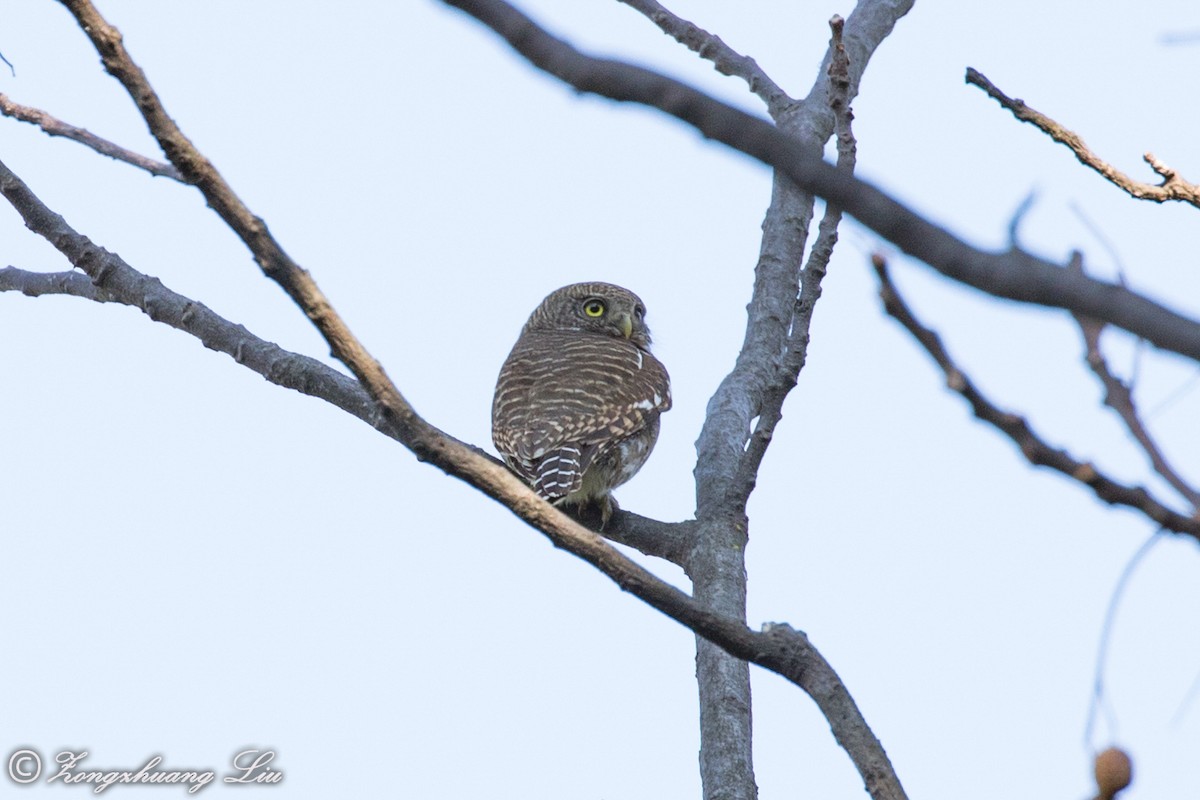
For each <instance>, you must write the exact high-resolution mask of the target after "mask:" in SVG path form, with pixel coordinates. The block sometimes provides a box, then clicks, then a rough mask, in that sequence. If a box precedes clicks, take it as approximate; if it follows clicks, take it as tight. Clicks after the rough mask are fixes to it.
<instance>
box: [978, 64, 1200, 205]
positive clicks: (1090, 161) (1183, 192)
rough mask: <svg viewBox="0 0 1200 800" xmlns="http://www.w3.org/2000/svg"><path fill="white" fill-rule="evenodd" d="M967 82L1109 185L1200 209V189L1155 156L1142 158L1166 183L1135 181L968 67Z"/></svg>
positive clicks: (1070, 133)
mask: <svg viewBox="0 0 1200 800" xmlns="http://www.w3.org/2000/svg"><path fill="white" fill-rule="evenodd" d="M967 83H969V84H972V85H974V86H978V87H979V88H980V89H982V90H983V91H984V92H986V93H987V95H988V97H990V98H992V99H993V100H995V101H996V102H997V103H999V104H1000V105H1001V106H1003V107H1004V108H1006V109H1008V110H1009V111H1011V112H1012V115H1013V116H1014V117H1016V118H1017V119H1019V120H1020V121H1021V122H1028V123H1029V124H1030V125H1033V126H1034V127H1036V128H1037V129H1039V130H1040V131H1042V132H1043V133H1045V134H1046V135H1047V136H1049V137H1050V138H1051V139H1053V140H1054V141H1056V142H1058V143H1059V144H1062V145H1064V146H1066V147H1067V149H1069V150H1070V151H1071V152H1072V153H1074V154H1075V157H1076V158H1077V159H1079V162H1080V163H1081V164H1083V165H1084V166H1086V167H1089V168H1091V169H1093V170H1095V171H1096V172H1098V173H1100V174H1101V175H1103V176H1104V177H1105V178H1106V179H1107V180H1108V181H1109V182H1110V183H1112V184H1114V185H1116V186H1117V187H1118V188H1120V189H1122V190H1123V191H1125V192H1128V193H1129V194H1130V195H1132V196H1133V197H1136V198H1137V199H1139V200H1151V201H1153V202H1155V203H1164V202H1166V201H1168V200H1178V201H1180V202H1183V203H1190V204H1191V205H1193V206H1196V207H1197V208H1200V186H1197V185H1196V184H1194V183H1189V182H1188V181H1186V180H1184V179H1183V178H1181V177H1179V174H1178V173H1176V172H1175V170H1173V169H1171V168H1170V167H1168V166H1167V165H1166V164H1164V163H1162V162H1161V161H1159V160H1158V159H1157V158H1155V157H1154V155H1153V154H1152V153H1146V154H1145V155H1144V156H1143V159H1144V160H1145V161H1146V163H1147V164H1149V165H1150V168H1151V169H1153V170H1154V171H1155V172H1157V173H1158V174H1159V175H1161V176H1162V178H1163V182H1162V183H1161V184H1158V185H1154V184H1151V183H1142V182H1141V181H1136V180H1134V179H1133V178H1131V177H1129V176H1128V175H1126V174H1125V173H1124V172H1121V171H1120V170H1119V169H1117V168H1116V167H1114V166H1112V165H1111V164H1109V163H1108V162H1107V161H1104V160H1103V159H1102V158H1100V157H1099V156H1097V155H1096V154H1095V153H1093V152H1092V151H1091V149H1090V148H1089V147H1088V146H1087V145H1086V144H1084V141H1083V139H1082V138H1081V137H1080V136H1079V135H1078V134H1076V133H1074V132H1073V131H1071V130H1068V129H1067V128H1065V127H1063V126H1062V125H1060V124H1059V123H1057V122H1055V121H1054V120H1052V119H1050V117H1047V116H1046V115H1045V114H1043V113H1041V112H1040V111H1035V110H1034V109H1032V108H1030V107H1029V106H1027V105H1025V102H1024V101H1023V100H1018V99H1014V98H1011V97H1009V96H1008V95H1006V94H1005V93H1004V92H1002V91H1000V90H999V89H998V88H996V86H995V84H993V83H992V82H991V81H989V80H988V79H987V78H986V77H984V75H983V74H982V73H980V72H979V71H978V70H976V69H973V68H971V67H967Z"/></svg>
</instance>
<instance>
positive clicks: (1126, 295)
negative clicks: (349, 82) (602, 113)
mask: <svg viewBox="0 0 1200 800" xmlns="http://www.w3.org/2000/svg"><path fill="white" fill-rule="evenodd" d="M444 2H446V3H447V4H448V5H452V6H455V7H456V8H460V9H462V10H464V11H466V12H467V13H469V14H471V15H472V16H474V17H475V18H476V19H478V20H480V21H481V22H483V23H484V24H485V25H487V26H488V27H490V28H492V29H493V30H495V31H496V32H497V33H498V34H500V35H501V36H502V37H503V38H504V39H505V40H506V41H507V42H508V43H509V44H510V45H511V46H512V47H513V48H514V49H515V50H516V51H517V52H519V53H520V54H521V55H523V56H524V57H526V58H527V59H529V61H530V62H531V63H533V64H534V65H535V66H537V67H539V68H540V69H543V70H545V71H547V72H549V73H550V74H552V75H555V76H556V77H558V78H560V79H562V80H563V81H565V82H566V83H568V84H570V85H571V86H573V87H575V88H576V89H578V90H579V91H583V92H590V93H594V94H598V95H602V96H604V97H609V98H612V99H614V100H621V101H628V102H636V103H640V104H643V105H647V106H652V107H654V108H658V109H659V110H661V111H664V112H666V113H667V114H670V115H671V116H674V117H676V118H678V119H680V120H682V121H684V122H686V123H688V124H689V125H691V126H693V127H695V128H696V130H698V131H699V132H700V133H702V134H703V135H704V136H706V137H708V138H711V139H715V140H717V141H719V142H722V143H724V144H726V145H729V146H730V147H732V148H734V149H736V150H739V151H741V152H743V153H745V154H747V155H749V156H752V157H754V158H756V159H758V160H759V161H762V162H763V163H765V164H769V165H771V166H773V167H775V168H776V169H778V170H780V171H781V172H782V173H783V174H785V175H786V176H787V177H788V178H790V179H791V180H793V181H795V182H796V183H797V184H799V185H800V186H802V187H804V188H805V189H807V190H808V191H811V192H813V193H815V194H818V195H820V196H821V197H823V198H825V199H826V200H827V201H829V202H830V203H833V204H834V205H836V206H839V207H840V208H841V209H842V210H843V212H845V213H847V214H850V215H851V216H853V217H854V218H855V219H857V220H858V221H859V222H861V223H863V224H864V225H866V226H867V227H868V228H871V229H872V230H874V231H875V232H876V233H878V234H879V235H880V236H882V237H883V238H885V239H887V240H888V241H890V242H892V243H894V244H895V245H897V246H898V247H900V248H901V249H902V250H903V251H904V252H906V253H908V254H909V255H912V256H913V257H915V258H917V259H920V260H921V261H924V262H925V263H926V264H929V265H930V266H932V267H933V268H934V269H936V270H938V271H939V272H941V273H942V274H943V275H945V276H946V277H948V278H951V279H953V280H956V281H959V282H961V283H965V284H967V285H969V286H973V287H975V288H977V289H979V290H981V291H984V292H987V293H989V294H992V295H995V296H997V297H1003V298H1007V299H1010V300H1017V301H1020V302H1024V303H1034V304H1038V305H1045V306H1052V307H1057V308H1064V309H1071V310H1074V311H1078V312H1079V313H1082V314H1086V315H1087V316H1091V317H1095V318H1097V319H1100V320H1103V321H1105V322H1107V323H1109V324H1111V325H1115V326H1117V327H1119V328H1123V329H1125V330H1127V331H1129V332H1130V333H1133V334H1134V335H1136V336H1139V337H1141V338H1143V339H1146V340H1147V341H1149V342H1151V343H1152V344H1154V345H1156V346H1157V347H1160V348H1162V349H1164V350H1170V351H1172V352H1176V353H1179V354H1181V355H1185V356H1187V357H1188V358H1191V359H1195V360H1200V324H1198V323H1197V322H1196V321H1195V320H1193V319H1189V318H1187V317H1185V316H1183V315H1182V314H1179V313H1176V312H1174V311H1171V310H1169V309H1167V308H1165V307H1163V306H1162V305H1159V304H1158V303H1155V302H1153V301H1151V300H1149V299H1148V298H1146V297H1144V296H1142V295H1139V294H1136V293H1134V292H1131V291H1129V290H1128V289H1126V288H1124V287H1122V286H1117V285H1115V284H1111V283H1105V282H1103V281H1099V280H1096V279H1094V278H1091V277H1089V276H1080V275H1076V274H1072V273H1070V272H1069V271H1067V270H1065V269H1063V268H1062V267H1061V266H1060V265H1057V264H1053V263H1051V262H1049V261H1045V260H1043V259H1040V258H1037V257H1035V256H1032V255H1029V254H1028V253H1024V252H1021V251H1019V250H1015V249H1011V250H1008V251H1004V252H997V253H989V252H984V251H982V250H978V249H976V248H974V247H972V246H970V245H968V244H967V243H965V242H963V241H961V240H960V239H958V238H956V237H955V236H953V235H952V234H950V233H949V232H948V231H946V230H944V229H942V228H940V227H938V226H937V225H935V224H933V223H931V222H929V221H928V220H926V219H924V218H922V217H921V216H919V215H918V214H916V213H915V212H913V211H912V210H910V209H909V208H907V207H905V206H904V205H902V204H901V203H899V202H897V201H896V200H894V199H893V198H892V197H890V196H888V195H887V194H885V193H884V192H882V191H880V190H879V189H877V188H875V187H874V186H872V185H870V184H868V183H865V182H863V181H861V180H859V179H857V178H854V177H852V176H849V175H846V174H845V173H844V172H842V171H841V170H839V169H838V168H837V167H835V166H833V165H830V164H826V163H825V162H824V161H823V160H821V158H820V154H819V152H812V151H811V150H810V149H809V148H807V147H806V146H805V145H804V144H803V143H801V142H798V141H796V140H795V139H794V138H792V137H790V136H788V135H787V134H785V133H783V132H782V131H780V130H778V129H776V128H775V126H773V125H772V124H771V123H770V122H767V121H766V120H763V119H759V118H757V117H754V116H751V115H749V114H746V113H744V112H742V111H739V110H737V109H735V108H732V107H730V106H727V105H725V104H723V103H720V102H718V101H716V100H713V99H712V98H710V97H708V96H706V95H704V94H702V93H701V92H698V91H696V90H695V89H692V88H690V87H688V86H685V85H684V84H682V83H679V82H678V81H675V80H672V79H670V78H666V77H664V76H662V75H659V74H657V73H655V72H652V71H650V70H647V69H643V68H641V67H636V66H633V65H631V64H626V63H622V62H619V61H613V60H609V59H601V58H593V57H590V56H586V55H583V54H582V53H580V52H579V51H577V50H575V49H574V48H573V47H571V46H570V45H569V44H567V43H566V42H564V41H562V40H559V39H556V38H554V37H553V36H551V35H550V34H548V33H546V32H545V31H543V30H542V29H540V28H539V27H538V26H537V25H536V24H534V23H533V22H532V21H531V20H530V19H529V18H528V17H526V16H525V15H523V14H521V13H520V12H518V11H516V10H515V9H513V8H512V7H511V6H508V5H507V4H505V3H503V2H500V0H444ZM852 16H853V15H852ZM853 62H854V56H853V52H852V53H851V63H853Z"/></svg>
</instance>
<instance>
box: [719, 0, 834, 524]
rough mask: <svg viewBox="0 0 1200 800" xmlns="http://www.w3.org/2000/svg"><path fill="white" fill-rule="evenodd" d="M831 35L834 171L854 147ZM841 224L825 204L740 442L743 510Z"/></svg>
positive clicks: (801, 354)
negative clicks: (779, 349) (784, 331)
mask: <svg viewBox="0 0 1200 800" xmlns="http://www.w3.org/2000/svg"><path fill="white" fill-rule="evenodd" d="M829 25H830V28H831V29H832V31H833V41H832V42H831V49H832V51H833V59H832V61H831V62H830V65H829V71H828V75H829V79H830V83H831V85H832V89H833V91H832V94H831V97H830V104H831V107H832V109H833V113H834V119H835V121H836V133H837V139H838V142H837V149H838V160H837V165H838V168H839V169H844V170H846V171H847V172H853V170H854V164H855V160H856V157H857V143H856V142H855V140H854V131H853V129H852V122H853V119H854V114H853V112H852V111H851V110H850V101H849V96H850V73H849V68H850V62H849V59H848V57H847V55H846V48H845V46H844V44H843V41H842V31H843V28H844V26H845V21H844V20H843V19H842V18H841V17H838V16H835V17H834V18H833V19H832V20H830V22H829ZM841 221H842V212H841V210H840V209H838V208H837V207H836V206H832V205H829V206H826V208H825V214H824V216H823V217H822V218H821V223H820V225H819V226H818V227H817V240H816V241H815V242H814V243H813V246H812V249H811V250H809V253H808V261H807V263H806V264H805V266H804V269H803V271H802V272H801V273H800V296H799V297H797V298H796V301H795V304H794V310H793V314H792V324H791V331H790V332H789V333H788V335H787V344H786V349H785V352H784V356H783V359H782V362H781V363H780V366H779V369H778V370H777V371H776V375H775V377H774V379H773V380H772V381H771V382H770V383H768V384H767V385H766V386H765V387H763V393H762V401H761V403H760V405H759V408H760V411H759V416H758V424H757V425H755V426H754V433H753V434H751V436H750V440H749V441H748V442H747V443H746V451H745V453H744V454H743V455H742V457H741V459H740V463H739V464H738V470H737V477H736V479H735V481H734V486H733V491H734V492H736V496H737V498H738V500H739V503H740V504H741V506H742V507H744V505H745V503H746V502H748V501H749V499H750V493H751V492H753V491H754V486H755V484H756V482H757V480H758V470H759V468H760V467H761V466H762V460H763V458H764V457H765V456H766V453H767V448H768V447H769V446H770V443H771V440H772V438H773V437H774V435H775V428H776V426H777V425H778V424H779V421H780V420H781V419H782V418H783V403H784V401H785V400H786V399H787V396H788V394H789V393H790V392H791V390H792V388H794V387H795V386H796V383H797V381H798V379H799V375H800V371H801V370H802V369H804V364H805V363H806V362H807V360H808V344H809V341H810V336H809V331H810V329H811V327H812V318H813V312H814V311H815V310H816V305H817V301H818V300H819V299H820V297H821V281H822V279H823V278H824V277H825V272H826V269H827V268H828V266H829V259H830V258H832V257H833V248H834V246H835V245H836V244H837V240H838V224H839V223H840V222H841Z"/></svg>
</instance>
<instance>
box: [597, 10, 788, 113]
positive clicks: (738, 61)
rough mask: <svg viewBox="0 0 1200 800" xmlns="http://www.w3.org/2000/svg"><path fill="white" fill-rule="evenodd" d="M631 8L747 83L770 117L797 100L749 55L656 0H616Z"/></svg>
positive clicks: (715, 64)
mask: <svg viewBox="0 0 1200 800" xmlns="http://www.w3.org/2000/svg"><path fill="white" fill-rule="evenodd" d="M619 2H622V3H624V4H625V5H627V6H629V7H630V8H632V9H634V10H636V11H639V12H641V13H642V14H644V15H645V16H646V17H648V18H649V19H650V21H651V22H653V23H654V24H655V25H657V26H658V27H659V28H660V29H661V30H662V32H663V33H665V34H667V35H668V36H670V37H671V38H673V39H674V40H675V41H677V42H679V43H680V44H682V45H683V46H685V47H687V48H688V49H689V50H691V51H692V52H694V53H696V54H697V55H698V56H700V57H701V58H703V59H707V60H708V61H711V62H712V65H713V67H714V68H715V69H716V70H717V72H719V73H721V74H722V75H729V76H732V77H735V78H741V79H742V80H744V81H745V82H746V85H747V86H749V87H750V91H752V92H754V94H756V95H758V97H759V98H760V99H761V100H762V101H763V103H765V104H766V106H767V112H768V113H769V114H770V115H771V118H772V119H774V120H775V121H776V122H778V121H779V120H780V119H781V118H782V117H783V116H785V115H786V114H787V113H788V112H789V111H790V110H792V109H793V108H794V107H795V105H796V103H797V101H796V99H795V98H793V97H790V96H789V95H788V93H787V92H785V91H784V90H783V89H782V88H780V86H779V85H778V84H777V83H775V81H773V80H772V79H771V76H769V75H767V73H766V72H764V71H763V69H762V67H760V66H759V65H758V62H757V61H755V60H754V59H753V58H751V57H750V56H745V55H742V54H741V53H739V52H737V51H736V50H734V49H733V48H732V47H730V46H729V45H727V44H725V42H724V41H723V40H722V39H721V37H720V36H717V35H716V34H714V33H709V32H708V31H706V30H704V29H703V28H701V27H700V26H699V25H696V24H695V23H693V22H689V21H688V20H686V19H683V18H682V17H678V16H676V15H675V14H673V13H671V12H670V11H668V10H667V9H666V8H664V7H663V6H662V4H661V3H658V2H655V0H619Z"/></svg>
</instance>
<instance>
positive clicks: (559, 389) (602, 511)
mask: <svg viewBox="0 0 1200 800" xmlns="http://www.w3.org/2000/svg"><path fill="white" fill-rule="evenodd" d="M645 315H646V307H645V305H643V303H642V301H641V299H640V298H638V296H637V295H635V294H634V293H633V292H631V291H629V290H628V289H622V288H621V287H620V286H614V285H612V284H611V283H576V284H572V285H571V286H564V287H563V288H561V289H559V290H557V291H555V292H552V293H551V294H550V295H549V296H548V297H547V298H546V299H545V300H543V301H542V303H541V305H539V306H538V307H537V308H536V309H535V310H534V312H533V314H532V315H531V316H530V317H529V321H528V322H526V323H525V327H524V328H522V329H521V335H520V337H518V338H517V343H516V344H515V345H513V349H512V352H511V353H509V354H508V359H507V360H506V361H505V362H504V366H503V367H501V368H500V377H499V378H498V379H497V381H496V394H495V397H494V398H493V400H492V441H493V442H494V443H495V445H496V449H497V450H499V451H500V454H501V455H502V456H503V457H504V461H505V463H506V464H508V466H509V468H510V469H512V471H513V472H515V473H517V475H519V476H520V477H521V479H522V480H524V481H525V482H526V483H528V484H529V485H530V486H531V487H533V489H534V490H535V491H536V492H537V493H538V494H539V495H541V497H543V498H544V499H546V500H549V501H550V502H552V503H555V504H556V505H567V506H574V507H576V508H575V509H574V510H576V511H577V512H578V513H586V512H585V511H584V509H585V508H586V507H589V506H591V507H595V508H597V509H598V512H599V515H600V526H601V528H603V527H604V525H606V524H607V523H608V520H609V518H610V517H611V516H612V513H613V511H614V510H615V509H616V501H614V500H613V499H612V496H611V492H612V490H613V489H614V488H616V487H618V486H620V485H621V484H623V483H625V482H626V481H627V480H629V479H630V478H632V477H633V476H634V474H636V473H637V471H638V470H639V469H641V467H642V464H644V463H645V462H646V459H647V458H648V457H649V456H650V451H651V450H652V449H653V448H654V443H655V441H656V440H657V439H658V424H659V419H658V418H659V415H660V414H662V413H663V412H664V411H666V410H668V409H669V408H670V407H671V381H670V378H669V377H668V375H667V370H666V368H665V367H663V365H662V363H660V362H659V360H658V359H657V358H655V357H654V356H653V355H651V354H650V330H649V329H648V328H647V327H646V322H645Z"/></svg>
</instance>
